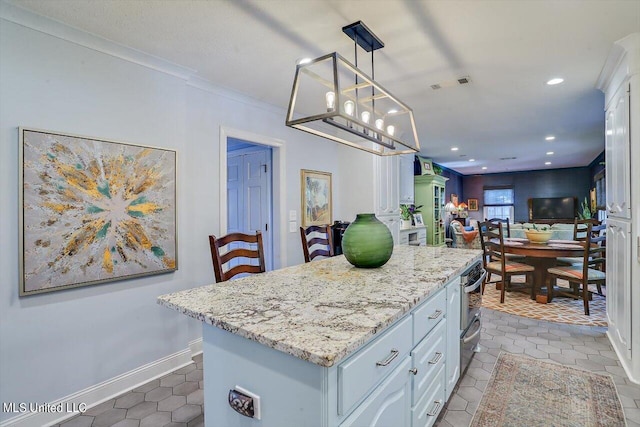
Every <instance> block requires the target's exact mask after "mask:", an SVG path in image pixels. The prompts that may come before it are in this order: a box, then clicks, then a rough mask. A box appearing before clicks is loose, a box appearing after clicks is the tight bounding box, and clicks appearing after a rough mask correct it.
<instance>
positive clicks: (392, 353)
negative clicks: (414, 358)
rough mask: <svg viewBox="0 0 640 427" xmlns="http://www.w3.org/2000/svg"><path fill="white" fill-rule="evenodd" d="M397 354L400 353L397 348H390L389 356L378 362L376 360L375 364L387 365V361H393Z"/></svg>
mask: <svg viewBox="0 0 640 427" xmlns="http://www.w3.org/2000/svg"><path fill="white" fill-rule="evenodd" d="M398 354H400V352H399V351H398V350H396V349H395V348H392V349H391V354H390V355H389V357H387V358H386V359H384V360H381V361H379V362H376V366H387V365H388V364H389V363H391V362H393V359H395V358H396V357H398Z"/></svg>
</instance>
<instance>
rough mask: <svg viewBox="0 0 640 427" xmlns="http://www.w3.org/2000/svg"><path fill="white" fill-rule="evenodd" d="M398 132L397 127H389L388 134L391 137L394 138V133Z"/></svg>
mask: <svg viewBox="0 0 640 427" xmlns="http://www.w3.org/2000/svg"><path fill="white" fill-rule="evenodd" d="M395 131H396V127H395V126H394V125H389V126H387V133H388V134H389V135H391V136H393V134H394V132H395Z"/></svg>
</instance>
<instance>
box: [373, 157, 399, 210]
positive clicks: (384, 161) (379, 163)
mask: <svg viewBox="0 0 640 427" xmlns="http://www.w3.org/2000/svg"><path fill="white" fill-rule="evenodd" d="M398 157H399V156H374V159H373V161H374V168H373V170H374V175H375V176H374V177H373V182H374V183H375V192H374V195H375V209H376V212H375V213H376V215H377V216H380V215H399V214H400V196H399V193H400V177H399V169H400V159H399V158H398Z"/></svg>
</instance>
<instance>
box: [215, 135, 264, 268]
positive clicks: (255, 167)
mask: <svg viewBox="0 0 640 427" xmlns="http://www.w3.org/2000/svg"><path fill="white" fill-rule="evenodd" d="M272 182H273V179H272V149H271V147H268V146H264V145H258V144H254V143H252V142H250V141H246V140H242V139H238V138H233V137H229V138H227V187H226V193H227V233H233V232H241V233H249V234H252V233H255V232H256V231H260V232H261V233H262V239H263V245H264V253H265V264H266V268H267V270H273V238H272V236H273V224H272V218H273V196H272V195H273V187H272Z"/></svg>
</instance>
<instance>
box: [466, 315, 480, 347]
mask: <svg viewBox="0 0 640 427" xmlns="http://www.w3.org/2000/svg"><path fill="white" fill-rule="evenodd" d="M476 322H478V323H480V317H476V318H475V319H473V323H476ZM469 329H471V327H469ZM481 330H482V328H478V330H477V331H475V332H474V333H473V334H472V335H471V336H468V337H464V338H463V339H462V343H463V344H467V343H469V342H471V341H473V340H474V339H475V338H476V337H477V336H478V335H480V331H481Z"/></svg>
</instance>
